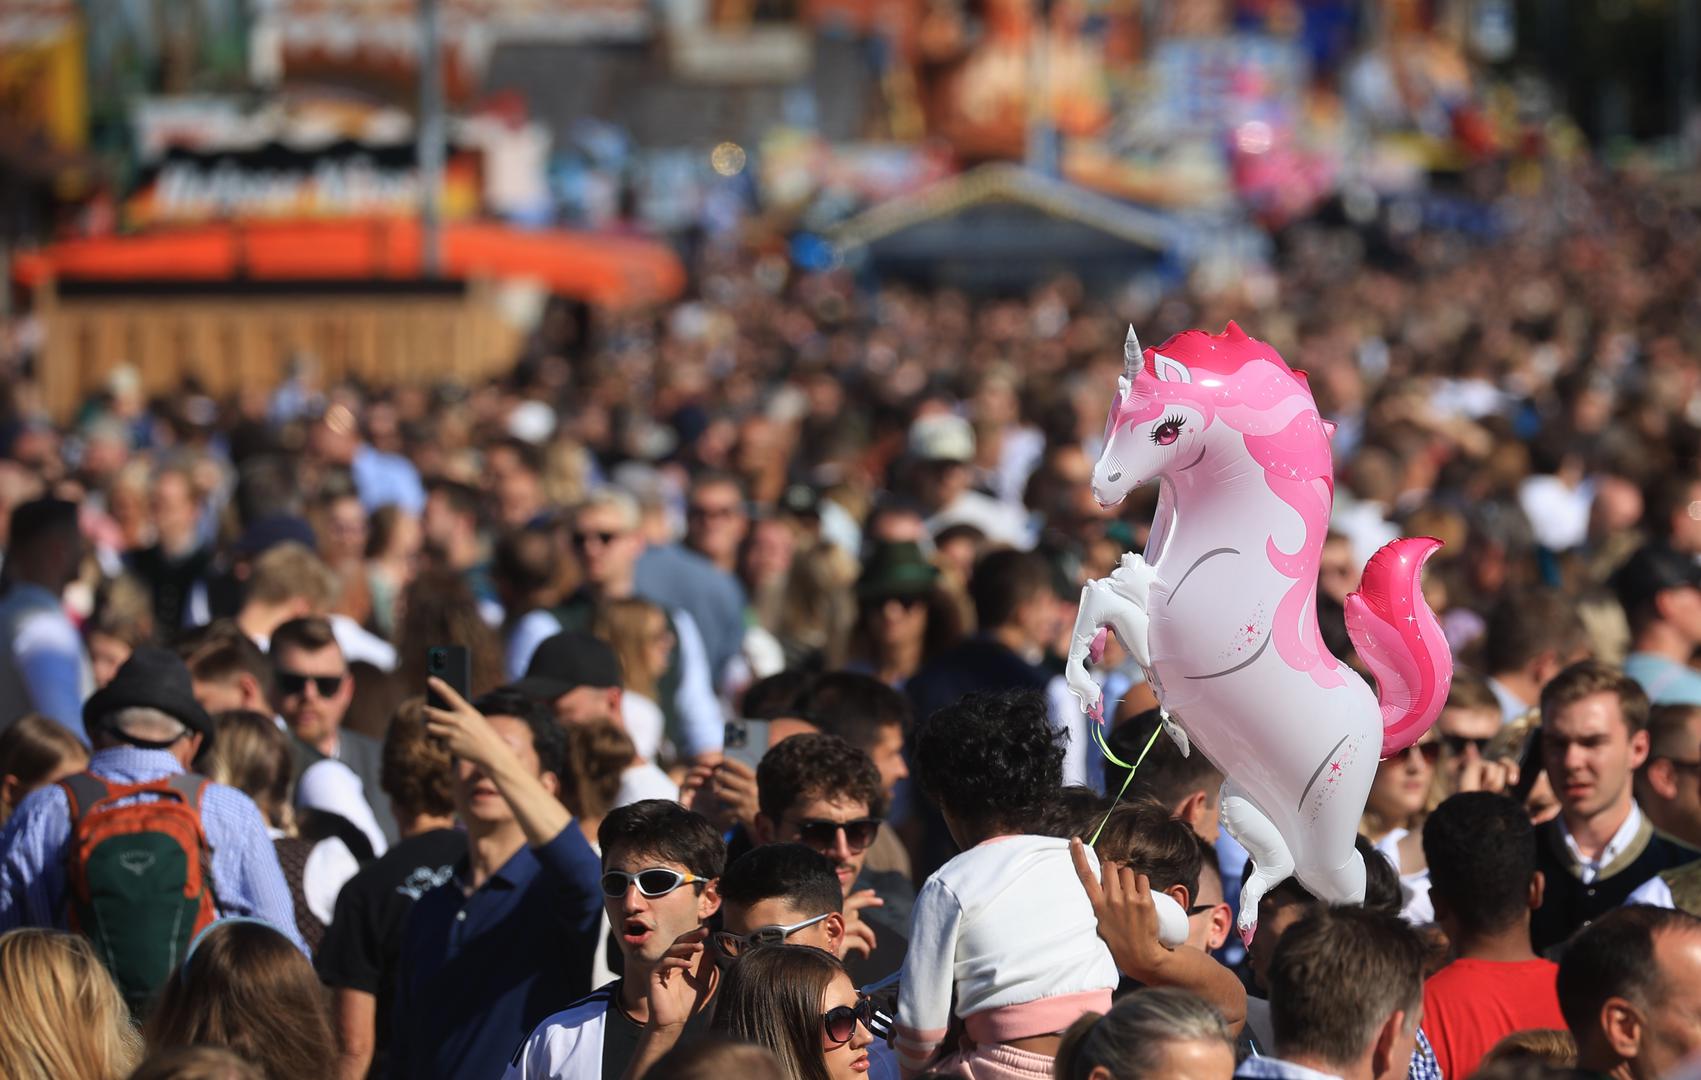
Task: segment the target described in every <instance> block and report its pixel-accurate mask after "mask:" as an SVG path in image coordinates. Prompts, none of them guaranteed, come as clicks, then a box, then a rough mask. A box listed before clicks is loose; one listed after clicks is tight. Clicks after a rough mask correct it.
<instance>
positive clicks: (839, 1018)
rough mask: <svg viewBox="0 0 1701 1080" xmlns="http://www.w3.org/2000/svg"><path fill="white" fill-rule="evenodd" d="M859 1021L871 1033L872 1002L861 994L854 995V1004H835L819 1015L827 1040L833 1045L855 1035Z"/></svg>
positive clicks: (872, 1020)
mask: <svg viewBox="0 0 1701 1080" xmlns="http://www.w3.org/2000/svg"><path fill="white" fill-rule="evenodd" d="M859 1023H860V1024H861V1025H862V1026H863V1027H865V1028H868V1029H869V1032H870V1033H871V1034H872V1032H873V1030H874V1028H873V1024H874V1002H872V1001H870V1000H868V998H866V997H864V996H862V995H861V994H858V995H857V996H856V1004H855V1005H835V1006H833V1007H832V1008H831V1009H828V1010H827V1011H826V1012H825V1013H823V1014H822V1016H821V1027H822V1029H823V1030H824V1031H825V1032H826V1034H827V1041H828V1042H830V1043H832V1044H833V1045H834V1046H839V1045H842V1044H844V1043H848V1042H850V1041H851V1039H853V1038H854V1037H855V1036H856V1025H857V1024H859Z"/></svg>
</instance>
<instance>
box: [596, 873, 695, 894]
mask: <svg viewBox="0 0 1701 1080" xmlns="http://www.w3.org/2000/svg"><path fill="white" fill-rule="evenodd" d="M708 880H709V879H708V878H700V877H698V876H697V875H695V874H681V873H680V872H679V871H678V870H670V869H668V868H667V867H665V866H652V867H650V868H649V869H648V870H640V871H638V872H637V873H636V874H628V873H627V872H626V871H624V870H610V871H608V872H607V873H605V874H603V876H602V894H603V895H604V896H606V897H608V898H609V899H611V900H618V899H619V898H620V897H622V896H625V895H626V890H627V889H630V888H631V887H632V883H633V882H637V884H638V893H639V895H641V896H643V897H644V898H645V899H648V900H654V899H655V898H656V897H658V896H666V895H667V894H668V893H670V892H672V891H673V890H675V889H677V888H679V887H680V886H681V885H702V884H705V883H707V882H708Z"/></svg>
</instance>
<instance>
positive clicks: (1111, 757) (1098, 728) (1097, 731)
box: [1087, 720, 1164, 847]
mask: <svg viewBox="0 0 1701 1080" xmlns="http://www.w3.org/2000/svg"><path fill="white" fill-rule="evenodd" d="M1163 729H1164V724H1163V721H1162V720H1159V721H1158V726H1157V727H1155V728H1153V729H1152V737H1151V738H1149V739H1147V740H1146V747H1145V749H1143V750H1141V751H1140V756H1139V757H1137V758H1135V759H1134V764H1132V765H1130V764H1128V762H1126V761H1123V760H1122V759H1121V758H1119V757H1117V756H1116V755H1115V754H1114V753H1112V752H1111V749H1110V744H1109V743H1107V742H1105V741H1104V725H1103V724H1094V725H1093V741H1094V742H1096V743H1098V745H1099V753H1101V754H1103V755H1104V759H1105V760H1106V761H1108V762H1110V763H1111V764H1112V765H1115V766H1116V767H1117V768H1119V769H1127V770H1128V776H1127V777H1126V778H1125V779H1124V780H1123V781H1122V790H1120V791H1118V792H1117V793H1116V798H1114V799H1112V800H1111V802H1110V810H1106V811H1105V812H1104V821H1101V822H1099V827H1098V828H1096V829H1094V830H1093V838H1092V839H1091V840H1088V841H1087V846H1088V847H1094V846H1096V845H1097V844H1098V842H1099V834H1100V833H1102V832H1104V827H1105V825H1106V824H1107V823H1108V822H1109V821H1110V814H1111V811H1112V810H1115V809H1116V804H1117V803H1120V802H1121V801H1122V796H1124V795H1126V794H1127V793H1128V785H1129V784H1132V783H1133V782H1134V770H1135V769H1138V768H1139V767H1140V763H1141V762H1142V761H1145V760H1146V755H1147V754H1149V753H1151V752H1152V746H1153V745H1154V744H1155V743H1156V742H1157V741H1158V733H1159V732H1161V731H1163Z"/></svg>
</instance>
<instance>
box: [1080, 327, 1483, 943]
mask: <svg viewBox="0 0 1701 1080" xmlns="http://www.w3.org/2000/svg"><path fill="white" fill-rule="evenodd" d="M1124 356H1125V359H1126V364H1125V369H1124V373H1123V375H1122V377H1121V378H1120V379H1119V380H1118V386H1117V396H1116V400H1115V401H1114V402H1113V403H1112V405H1111V409H1110V418H1109V421H1108V422H1107V424H1106V427H1105V445H1104V451H1103V453H1102V454H1101V455H1100V457H1099V460H1098V462H1097V464H1095V466H1094V467H1093V494H1094V496H1095V498H1097V499H1098V501H1099V503H1100V504H1101V505H1103V506H1107V507H1108V506H1114V505H1116V504H1118V503H1120V502H1121V501H1122V500H1123V499H1124V498H1125V497H1127V495H1128V492H1129V491H1131V490H1132V489H1133V488H1134V487H1136V486H1137V485H1139V484H1142V483H1145V482H1146V481H1148V480H1153V479H1156V480H1157V481H1158V483H1159V495H1158V505H1157V512H1156V514H1155V516H1154V519H1153V522H1152V530H1151V535H1150V538H1149V540H1148V542H1147V545H1146V550H1145V553H1144V554H1143V555H1135V554H1132V553H1130V554H1125V555H1124V556H1123V558H1122V561H1121V564H1120V565H1119V566H1118V567H1117V568H1116V570H1115V571H1114V572H1113V573H1112V574H1111V575H1110V576H1109V577H1106V578H1101V579H1098V580H1096V581H1090V582H1088V583H1087V585H1086V586H1085V587H1084V588H1083V589H1082V590H1081V607H1080V610H1079V612H1078V614H1077V617H1076V623H1075V632H1074V635H1073V637H1072V640H1071V647H1070V653H1069V664H1068V669H1067V678H1068V682H1069V686H1070V689H1071V690H1072V691H1073V692H1074V693H1075V695H1076V696H1077V697H1078V698H1079V699H1080V701H1081V705H1082V707H1083V708H1084V709H1086V710H1087V711H1088V712H1089V714H1091V715H1093V716H1095V717H1101V712H1102V702H1101V699H1100V694H1101V692H1100V690H1099V688H1098V686H1097V685H1096V684H1095V683H1094V682H1093V680H1092V678H1091V676H1090V675H1089V674H1088V673H1087V668H1086V665H1087V663H1088V662H1089V661H1090V662H1097V660H1098V653H1099V651H1100V649H1101V648H1102V646H1103V642H1104V635H1105V632H1106V629H1107V628H1108V630H1109V631H1112V632H1114V633H1115V634H1116V635H1117V637H1118V638H1119V639H1121V641H1122V643H1123V645H1124V646H1125V647H1126V648H1127V649H1128V651H1129V653H1130V654H1131V655H1132V656H1133V658H1134V660H1135V661H1136V662H1137V663H1138V664H1139V665H1140V667H1141V669H1142V670H1143V671H1144V672H1145V674H1146V677H1147V679H1148V680H1149V681H1150V682H1151V685H1152V688H1153V690H1154V691H1155V692H1156V694H1157V697H1158V700H1159V702H1160V703H1161V705H1162V706H1163V715H1164V727H1165V730H1166V731H1168V733H1169V734H1170V736H1171V737H1172V738H1173V739H1175V741H1176V743H1177V745H1179V746H1180V747H1181V749H1182V751H1183V752H1184V753H1187V752H1190V750H1191V749H1192V748H1195V747H1196V748H1197V749H1198V750H1199V751H1200V752H1202V753H1204V754H1205V756H1206V757H1208V758H1209V759H1210V760H1211V762H1212V764H1214V765H1215V766H1216V767H1217V768H1218V769H1219V770H1220V771H1221V772H1222V773H1223V774H1224V776H1225V777H1226V781H1225V783H1224V788H1223V824H1224V826H1225V827H1226V828H1227V829H1228V830H1229V833H1230V834H1231V835H1233V836H1234V837H1235V839H1237V840H1239V841H1240V842H1241V844H1243V845H1244V846H1245V847H1246V849H1247V851H1249V852H1251V854H1252V861H1253V872H1252V873H1251V874H1250V875H1248V877H1247V880H1246V883H1245V885H1244V887H1243V888H1242V890H1241V907H1240V929H1241V934H1242V936H1244V937H1246V938H1247V939H1248V940H1250V938H1251V936H1252V933H1253V931H1254V929H1255V927H1256V919H1257V913H1258V901H1259V899H1260V898H1261V897H1262V896H1263V895H1264V893H1265V892H1266V891H1268V890H1269V889H1270V888H1271V887H1273V886H1274V885H1276V884H1277V883H1279V882H1280V881H1281V880H1282V879H1283V878H1286V877H1288V876H1289V875H1290V874H1291V875H1294V876H1296V877H1298V879H1299V881H1300V883H1301V884H1302V885H1304V886H1305V887H1306V888H1307V889H1308V890H1309V891H1311V892H1312V893H1313V894H1315V895H1317V896H1318V897H1320V898H1322V899H1324V900H1328V901H1330V902H1336V903H1341V902H1353V903H1357V902H1361V901H1362V900H1363V898H1364V863H1363V860H1362V859H1361V858H1360V856H1359V854H1358V852H1357V850H1356V849H1355V847H1354V838H1355V837H1356V836H1357V833H1358V822H1359V815H1360V814H1361V813H1362V811H1363V808H1364V803H1365V798H1366V797H1367V796H1368V794H1369V792H1370V785H1371V782H1372V780H1373V779H1374V777H1375V773H1376V763H1377V759H1378V758H1379V757H1381V756H1385V755H1388V754H1392V753H1396V752H1398V751H1400V750H1403V749H1405V747H1407V746H1409V745H1411V744H1412V743H1414V742H1416V741H1417V739H1418V738H1419V737H1421V736H1422V735H1423V733H1424V732H1425V731H1427V730H1428V729H1429V727H1430V726H1431V725H1432V724H1433V723H1434V722H1435V719H1436V717H1437V716H1438V715H1440V711H1441V706H1442V704H1443V702H1445V701H1446V698H1447V688H1448V686H1449V684H1450V682H1451V680H1452V673H1453V661H1452V655H1451V653H1450V652H1449V651H1448V648H1447V644H1446V640H1445V638H1444V637H1443V636H1442V634H1441V628H1440V625H1439V624H1438V623H1437V621H1436V618H1435V615H1434V613H1433V612H1431V611H1430V609H1429V607H1428V605H1427V604H1426V603H1425V602H1424V599H1423V593H1422V591H1421V588H1420V586H1421V575H1422V570H1423V564H1424V562H1425V561H1426V560H1427V559H1428V558H1429V556H1430V555H1432V554H1433V553H1434V552H1435V551H1436V549H1438V548H1439V547H1440V542H1439V541H1436V540H1432V539H1428V538H1408V539H1401V540H1396V541H1394V542H1393V543H1391V544H1389V545H1388V546H1386V547H1384V548H1383V549H1382V550H1381V551H1380V552H1378V553H1377V554H1376V556H1375V557H1374V558H1372V559H1371V560H1370V563H1369V564H1368V565H1367V566H1366V568H1365V573H1364V581H1363V584H1362V586H1361V587H1360V589H1359V591H1358V592H1356V593H1354V594H1353V595H1352V596H1351V597H1349V598H1348V601H1347V630H1348V634H1349V636H1350V637H1351V639H1352V642H1353V645H1354V647H1355V648H1356V649H1357V650H1358V653H1359V655H1360V656H1361V657H1362V658H1363V660H1364V662H1365V664H1366V665H1367V666H1368V667H1369V668H1370V670H1371V672H1372V673H1373V674H1374V675H1375V676H1376V681H1377V691H1376V692H1374V693H1373V692H1372V691H1371V689H1370V687H1369V686H1368V685H1367V684H1366V683H1365V681H1364V680H1363V679H1361V678H1360V677H1359V676H1358V674H1357V673H1356V672H1354V671H1353V670H1352V669H1351V668H1348V667H1346V666H1345V665H1344V664H1342V663H1341V662H1340V661H1339V660H1338V659H1336V658H1335V656H1334V655H1333V654H1331V653H1330V652H1329V649H1328V647H1327V646H1325V645H1324V643H1323V637H1322V633H1321V631H1320V630H1319V628H1318V624H1317V569H1318V563H1319V560H1320V554H1321V551H1322V547H1323V539H1324V536H1325V535H1326V533H1327V531H1328V523H1329V511H1330V508H1331V506H1332V504H1333V501H1334V473H1333V464H1332V461H1331V457H1330V453H1329V437H1330V435H1331V434H1332V433H1333V425H1331V424H1329V423H1328V422H1327V421H1325V420H1323V419H1322V418H1321V417H1320V416H1319V415H1318V413H1317V406H1316V403H1315V402H1314V401H1313V400H1312V397H1311V391H1310V389H1309V387H1308V385H1307V383H1306V381H1305V376H1304V374H1303V373H1301V372H1296V371H1293V370H1291V369H1290V368H1289V367H1288V366H1287V364H1286V363H1285V362H1284V361H1283V360H1282V358H1281V357H1280V356H1279V355H1277V353H1276V351H1275V350H1274V349H1272V348H1271V347H1270V346H1269V345H1267V344H1265V343H1263V342H1261V341H1256V340H1254V339H1252V338H1249V337H1248V336H1247V335H1246V334H1245V333H1244V332H1242V331H1241V329H1240V327H1238V326H1236V325H1235V324H1234V323H1232V322H1231V323H1229V324H1228V327H1227V328H1226V329H1225V330H1224V331H1223V332H1222V333H1221V334H1216V335H1211V334H1206V333H1204V332H1202V331H1197V330H1190V331H1186V332H1184V333H1181V334H1177V335H1176V336H1174V337H1172V338H1170V339H1169V340H1168V341H1165V342H1164V343H1163V344H1162V345H1159V346H1158V347H1157V348H1155V349H1142V348H1141V347H1140V343H1139V339H1138V338H1137V337H1136V336H1135V334H1134V331H1133V328H1132V327H1130V328H1129V331H1128V338H1127V341H1126V342H1125V344H1124ZM1101 718H1102V717H1101Z"/></svg>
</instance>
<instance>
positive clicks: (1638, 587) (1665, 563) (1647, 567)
mask: <svg viewBox="0 0 1701 1080" xmlns="http://www.w3.org/2000/svg"><path fill="white" fill-rule="evenodd" d="M1686 586H1688V587H1695V588H1701V563H1697V562H1696V561H1695V560H1694V559H1692V558H1690V557H1689V556H1688V555H1685V554H1683V553H1681V552H1677V551H1673V550H1672V549H1671V548H1669V547H1665V546H1664V545H1660V544H1649V545H1647V546H1646V547H1642V548H1639V549H1638V550H1637V551H1636V553H1635V554H1634V555H1632V556H1630V558H1629V559H1628V560H1626V561H1625V563H1624V565H1623V566H1621V567H1619V568H1618V571H1617V572H1616V573H1614V574H1613V576H1612V587H1613V590H1614V591H1615V592H1617V593H1618V600H1619V603H1621V604H1623V605H1624V610H1625V611H1627V612H1630V613H1632V614H1634V613H1635V612H1636V611H1638V610H1640V609H1641V608H1644V607H1646V606H1647V605H1649V604H1651V603H1653V602H1654V598H1655V597H1656V596H1658V595H1659V594H1660V593H1662V592H1665V591H1666V590H1667V589H1681V588H1684V587H1686Z"/></svg>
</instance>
